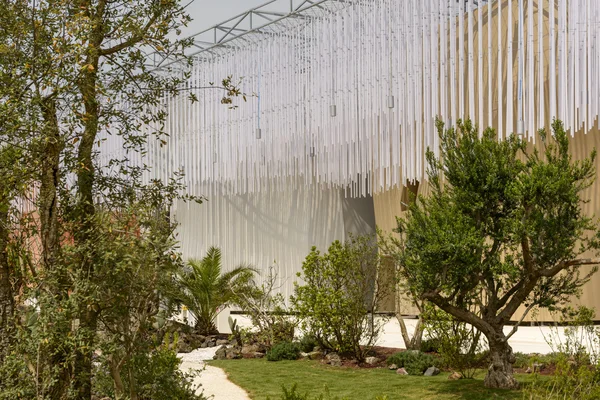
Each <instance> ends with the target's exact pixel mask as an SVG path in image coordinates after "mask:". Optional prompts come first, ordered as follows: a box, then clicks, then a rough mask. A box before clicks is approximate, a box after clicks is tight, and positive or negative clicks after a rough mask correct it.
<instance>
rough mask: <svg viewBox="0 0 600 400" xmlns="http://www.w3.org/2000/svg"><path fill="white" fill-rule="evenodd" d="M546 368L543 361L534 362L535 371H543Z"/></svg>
mask: <svg viewBox="0 0 600 400" xmlns="http://www.w3.org/2000/svg"><path fill="white" fill-rule="evenodd" d="M545 368H546V365H544V364H541V363H533V372H541V371H543V370H544V369H545Z"/></svg>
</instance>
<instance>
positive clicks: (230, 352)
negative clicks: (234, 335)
mask: <svg viewBox="0 0 600 400" xmlns="http://www.w3.org/2000/svg"><path fill="white" fill-rule="evenodd" d="M226 357H227V359H228V360H237V359H240V358H242V349H240V348H239V347H236V346H234V347H230V348H227V355H226Z"/></svg>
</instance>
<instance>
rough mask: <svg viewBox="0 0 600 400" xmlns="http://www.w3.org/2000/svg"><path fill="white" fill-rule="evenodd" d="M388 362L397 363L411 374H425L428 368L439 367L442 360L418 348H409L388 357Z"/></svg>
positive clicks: (389, 363)
mask: <svg viewBox="0 0 600 400" xmlns="http://www.w3.org/2000/svg"><path fill="white" fill-rule="evenodd" d="M387 364H388V365H392V364H396V365H397V366H398V368H404V369H405V370H406V372H408V374H409V375H423V373H424V372H425V371H426V370H427V368H429V367H439V366H440V365H441V360H440V359H439V357H435V356H433V355H431V354H427V353H422V352H420V351H418V350H407V351H401V352H399V353H396V354H394V355H392V356H390V357H388V359H387Z"/></svg>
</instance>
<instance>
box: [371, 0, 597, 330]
mask: <svg viewBox="0 0 600 400" xmlns="http://www.w3.org/2000/svg"><path fill="white" fill-rule="evenodd" d="M528 1H533V9H534V27H533V30H534V49H535V50H536V52H537V49H538V34H537V32H538V18H537V7H538V2H537V1H535V0H524V10H525V16H524V35H525V37H527V35H528V32H527V10H528ZM512 3H513V4H512V5H513V6H512V9H510V10H509V9H508V1H507V0H502V14H501V16H500V18H501V19H502V22H501V23H502V35H501V36H500V37H499V36H498V34H497V33H498V25H497V23H498V1H496V2H493V3H492V4H491V5H490V6H491V7H492V21H491V23H492V54H491V58H492V73H491V82H490V76H489V75H490V74H489V73H488V72H489V69H488V57H490V55H489V54H488V51H487V43H488V42H487V41H488V24H489V23H490V21H488V15H487V14H488V12H487V7H484V9H483V16H482V18H483V19H482V24H483V32H481V33H480V32H478V31H477V27H478V17H479V15H478V14H479V13H478V12H477V11H475V12H474V13H473V21H474V22H473V26H474V31H475V32H474V37H473V38H474V41H475V45H474V46H473V50H474V61H475V63H474V71H475V82H476V85H475V97H477V93H478V85H483V86H484V87H483V93H484V101H483V104H476V114H475V115H474V116H472V118H473V119H476V118H477V116H478V115H479V109H478V107H479V106H481V107H483V116H484V121H483V123H479V124H478V125H479V126H480V127H487V126H488V125H489V124H488V119H489V118H488V115H489V105H488V93H489V85H490V84H491V85H492V87H491V89H492V99H493V100H492V121H493V126H494V127H496V128H497V127H498V124H499V121H498V114H499V107H502V125H503V127H504V129H503V133H502V136H503V137H506V136H507V134H510V132H507V127H506V115H507V111H508V110H507V102H506V95H507V89H508V86H507V84H508V79H507V76H508V74H509V73H510V74H512V77H513V97H514V101H513V102H512V103H513V105H512V107H513V109H512V111H513V117H514V119H513V127H514V130H515V131H516V129H517V115H518V113H517V105H518V103H517V100H516V99H517V97H516V96H517V78H518V73H517V72H518V71H517V65H518V58H517V54H518V51H517V49H518V17H517V16H518V0H513V2H512ZM544 7H545V8H544V16H543V24H544V28H543V32H544V59H543V62H544V81H543V82H539V80H538V81H536V82H535V93H536V98H535V110H536V115H537V113H539V112H540V110H539V100H538V98H537V96H538V89H539V85H540V84H541V85H544V101H543V106H544V108H545V110H544V111H545V126H546V129H547V130H549V128H550V124H551V122H552V121H551V116H550V102H551V101H555V102H556V101H557V99H551V98H550V83H549V82H550V78H549V73H550V62H549V54H550V43H549V36H550V35H549V31H550V28H549V27H550V23H554V25H555V27H556V28H555V31H556V37H555V39H556V40H558V20H557V18H558V8H557V7H556V4H555V20H554V21H553V22H552V21H549V16H550V14H549V7H550V6H549V1H548V0H546V1H544ZM466 18H467V17H466V16H465V21H464V26H465V37H466V35H467V26H468V24H467V21H466ZM509 21H510V23H512V32H513V36H512V39H509V38H508V24H509ZM479 34H481V35H482V41H483V50H484V54H483V74H482V76H481V77H479V76H477V71H478V65H477V63H478V62H479V55H478V46H477V40H478V35H479ZM499 40H500V41H501V42H500V43H501V45H502V49H501V51H500V53H498V41H499ZM509 40H512V42H513V49H512V50H513V51H512V52H511V54H508V42H509ZM456 43H457V57H458V44H459V42H458V39H457V41H456ZM464 46H465V56H466V55H467V54H468V51H467V42H466V40H465V43H464ZM525 46H527V41H526V40H525ZM447 47H448V48H449V46H447ZM498 54H500V56H501V57H502V63H503V66H502V75H501V77H500V78H501V82H502V93H503V98H502V99H501V100H500V101H499V100H498V94H499V93H498V79H499V74H498ZM535 58H536V64H535V67H534V68H535V69H536V72H537V68H538V64H537V62H539V60H537V53H536V57H535ZM458 71H459V69H458V68H456V73H457V76H456V77H455V80H454V82H455V83H456V84H457V86H458V82H459V79H458V73H459V72H458ZM554 73H555V74H556V71H554ZM464 74H465V76H464V77H465V79H464V81H465V88H464V89H465V103H466V104H465V107H464V109H465V110H466V111H467V112H468V109H469V107H468V95H467V94H468V87H467V86H466V85H468V82H469V77H468V68H467V65H466V63H465V68H464ZM525 76H527V74H526V73H525ZM536 76H537V74H536ZM449 92H450V90H448V94H449ZM457 98H458V96H457ZM457 110H458V107H457ZM463 117H464V118H467V117H468V116H467V115H465V116H463ZM598 125H599V123H598V119H596V121H595V124H594V126H592V127H589V128H588V129H586V131H587V133H585V132H583V131H582V132H576V133H574V134H573V137H572V139H571V151H572V154H573V158H574V159H575V160H580V159H582V158H584V157H586V156H589V154H590V152H591V151H592V149H593V148H596V149H600V130H599V128H598ZM531 146H532V147H533V146H536V147H538V148H539V149H541V148H542V144H541V141H540V139H539V137H537V138H534V139H532V141H531ZM596 164H597V166H600V163H599V162H598V161H597V162H596ZM404 191H406V190H404ZM427 193H428V187H427V185H425V184H423V185H420V187H419V194H420V195H426V194H427ZM583 197H584V198H585V199H587V200H589V202H587V203H585V204H584V206H583V207H584V210H585V212H586V213H587V215H600V182H596V183H594V185H593V186H592V187H590V188H589V189H587V190H586V192H585V193H584V196H583ZM373 200H374V207H375V219H376V223H377V226H378V227H379V228H380V229H382V230H383V231H386V232H391V230H392V229H393V228H395V226H396V222H395V217H396V216H397V215H401V213H402V206H401V201H402V200H403V190H401V189H393V190H390V191H388V192H385V193H380V194H377V195H375V196H374V198H373ZM588 270H589V269H582V273H585V272H586V271H588ZM572 304H573V305H580V304H581V305H585V306H588V307H594V308H596V310H597V314H596V319H600V313H599V312H600V273H599V274H596V275H594V276H593V277H592V279H591V281H590V282H589V283H588V284H587V285H586V286H585V287H584V288H583V291H582V295H581V297H580V298H579V299H576V298H574V299H573V300H572ZM521 312H522V310H521ZM519 318H520V313H517V314H516V315H515V317H514V319H515V320H517V319H519ZM532 320H536V321H551V320H553V316H552V315H551V314H550V313H549V312H548V311H545V310H539V311H538V312H536V313H534V314H533V315H530V316H528V317H527V318H526V319H525V321H532Z"/></svg>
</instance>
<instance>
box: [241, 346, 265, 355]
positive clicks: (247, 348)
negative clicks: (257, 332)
mask: <svg viewBox="0 0 600 400" xmlns="http://www.w3.org/2000/svg"><path fill="white" fill-rule="evenodd" d="M260 350H261V349H260V346H258V345H256V344H245V345H243V346H242V354H252V353H256V352H257V351H260Z"/></svg>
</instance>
